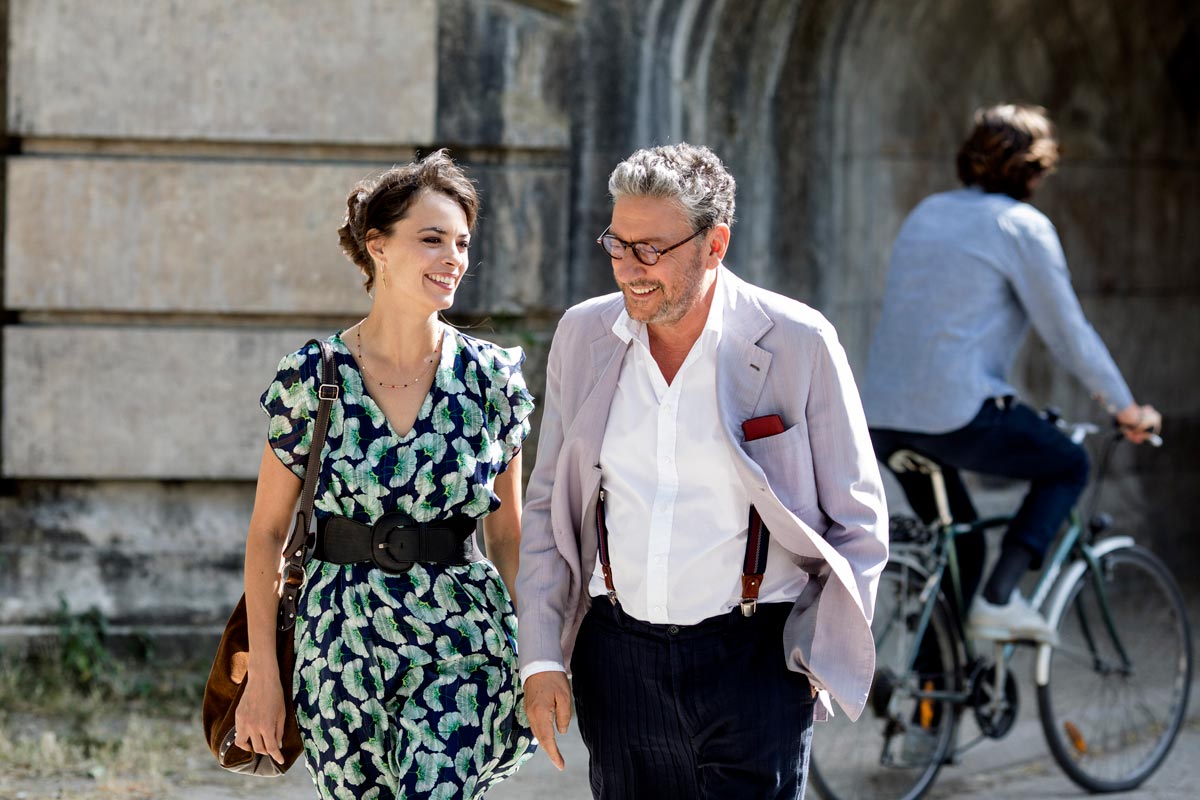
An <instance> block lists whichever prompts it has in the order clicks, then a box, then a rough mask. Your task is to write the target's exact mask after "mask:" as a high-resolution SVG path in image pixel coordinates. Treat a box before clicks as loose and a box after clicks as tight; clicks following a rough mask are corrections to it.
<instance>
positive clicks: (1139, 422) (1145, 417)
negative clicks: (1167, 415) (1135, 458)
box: [1117, 403, 1162, 444]
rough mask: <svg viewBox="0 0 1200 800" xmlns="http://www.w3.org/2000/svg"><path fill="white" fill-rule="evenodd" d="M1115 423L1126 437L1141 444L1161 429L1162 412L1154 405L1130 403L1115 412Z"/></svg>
mask: <svg viewBox="0 0 1200 800" xmlns="http://www.w3.org/2000/svg"><path fill="white" fill-rule="evenodd" d="M1117 424H1118V425H1120V426H1121V432H1122V433H1124V434H1125V438H1126V439H1128V440H1129V441H1131V442H1133V443H1135V444H1141V443H1142V442H1144V441H1146V440H1147V439H1149V438H1150V436H1151V435H1152V434H1156V433H1158V432H1159V431H1160V430H1162V414H1159V413H1158V411H1157V410H1156V409H1155V408H1154V406H1150V405H1145V406H1139V405H1138V404H1137V403H1130V404H1129V405H1128V406H1126V407H1125V408H1123V409H1121V411H1120V412H1119V413H1118V414H1117Z"/></svg>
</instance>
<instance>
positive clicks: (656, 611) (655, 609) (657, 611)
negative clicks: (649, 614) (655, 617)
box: [654, 606, 662, 614]
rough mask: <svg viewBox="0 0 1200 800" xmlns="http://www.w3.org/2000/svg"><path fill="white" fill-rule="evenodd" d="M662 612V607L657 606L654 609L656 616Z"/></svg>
mask: <svg viewBox="0 0 1200 800" xmlns="http://www.w3.org/2000/svg"><path fill="white" fill-rule="evenodd" d="M661 612H662V606H655V607H654V613H655V614H659V613H661Z"/></svg>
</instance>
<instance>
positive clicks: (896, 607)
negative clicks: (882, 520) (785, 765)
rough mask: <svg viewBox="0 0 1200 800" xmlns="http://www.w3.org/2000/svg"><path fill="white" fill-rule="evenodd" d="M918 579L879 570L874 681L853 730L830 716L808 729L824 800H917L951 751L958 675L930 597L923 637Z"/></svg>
mask: <svg viewBox="0 0 1200 800" xmlns="http://www.w3.org/2000/svg"><path fill="white" fill-rule="evenodd" d="M926 579H927V576H926V574H925V573H924V571H921V570H917V569H914V568H912V567H909V566H907V565H905V564H902V563H896V562H894V561H893V562H892V563H889V564H888V565H887V567H886V568H885V569H884V571H883V574H882V575H881V576H880V580H879V590H878V593H877V595H876V602H875V616H874V619H873V621H872V623H871V630H872V632H873V634H874V636H875V678H874V681H873V682H872V685H871V693H870V695H869V697H868V699H867V707H866V709H864V710H863V713H862V716H861V717H860V718H859V719H858V721H857V722H850V721H849V720H848V719H847V718H846V717H845V716H841V715H839V716H835V717H834V718H833V719H830V720H829V721H828V722H823V723H820V724H818V725H817V726H816V727H815V728H814V729H813V739H812V758H811V760H810V768H811V773H812V779H813V785H814V786H815V787H816V789H817V791H818V792H819V793H820V794H821V796H822V797H823V798H825V800H916V798H918V797H920V796H921V795H922V794H924V792H925V790H926V789H928V788H929V786H930V785H931V784H932V783H933V780H934V778H936V777H937V773H938V770H939V769H941V766H942V764H943V763H944V762H945V760H946V756H947V753H948V752H949V750H950V748H951V746H952V745H953V737H954V726H955V721H956V719H957V707H956V706H955V704H954V703H953V702H952V701H951V700H950V699H949V698H948V694H949V693H953V692H956V691H958V690H959V686H960V683H961V667H960V659H959V658H958V649H957V647H956V644H955V639H954V638H953V634H952V632H951V631H952V628H951V620H950V616H949V610H948V609H947V607H946V604H945V602H944V600H943V599H942V598H941V596H940V595H938V594H937V593H936V592H935V593H934V596H933V597H932V598H930V602H932V603H933V609H932V612H933V613H932V616H931V618H930V620H929V625H928V627H927V628H926V630H925V634H924V636H923V637H922V638H921V639H920V640H918V639H917V637H916V630H917V627H918V623H919V620H920V619H921V613H922V610H923V608H924V604H923V603H922V602H921V593H922V590H923V589H924V587H925V582H926Z"/></svg>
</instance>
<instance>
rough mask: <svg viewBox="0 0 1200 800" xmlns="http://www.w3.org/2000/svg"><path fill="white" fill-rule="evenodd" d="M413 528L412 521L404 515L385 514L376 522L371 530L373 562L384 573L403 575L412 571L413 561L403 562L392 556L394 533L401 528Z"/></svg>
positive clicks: (395, 513) (396, 513)
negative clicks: (392, 537) (402, 573)
mask: <svg viewBox="0 0 1200 800" xmlns="http://www.w3.org/2000/svg"><path fill="white" fill-rule="evenodd" d="M410 526H413V521H412V519H411V518H410V517H409V516H408V515H407V514H403V513H398V512H392V513H388V514H384V515H383V516H382V517H380V518H379V519H377V520H376V521H375V525H374V526H372V528H371V561H373V562H374V563H375V566H377V567H379V568H380V569H381V570H383V571H384V572H391V573H401V572H408V571H409V570H410V569H412V565H413V564H414V563H416V561H415V559H414V560H413V561H401V560H400V559H398V558H396V557H395V556H394V555H392V550H391V544H392V543H391V536H392V532H393V531H395V530H399V529H401V528H405V527H410Z"/></svg>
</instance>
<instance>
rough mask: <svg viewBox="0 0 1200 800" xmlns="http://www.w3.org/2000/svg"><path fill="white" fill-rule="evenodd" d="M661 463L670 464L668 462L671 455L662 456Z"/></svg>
mask: <svg viewBox="0 0 1200 800" xmlns="http://www.w3.org/2000/svg"><path fill="white" fill-rule="evenodd" d="M663 463H664V464H670V463H671V457H670V456H663Z"/></svg>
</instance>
